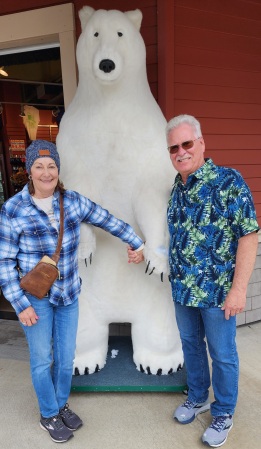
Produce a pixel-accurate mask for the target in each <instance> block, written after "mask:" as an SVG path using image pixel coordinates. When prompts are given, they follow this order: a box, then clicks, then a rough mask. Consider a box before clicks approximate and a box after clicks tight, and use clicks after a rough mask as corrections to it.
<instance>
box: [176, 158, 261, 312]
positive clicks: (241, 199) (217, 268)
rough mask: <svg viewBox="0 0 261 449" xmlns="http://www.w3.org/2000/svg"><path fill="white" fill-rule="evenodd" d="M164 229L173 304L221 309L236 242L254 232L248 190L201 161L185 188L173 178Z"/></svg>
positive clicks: (233, 174) (228, 172) (234, 175)
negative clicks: (166, 232)
mask: <svg viewBox="0 0 261 449" xmlns="http://www.w3.org/2000/svg"><path fill="white" fill-rule="evenodd" d="M168 226H169V233H170V252H169V263H170V281H171V287H172V296H173V299H174V301H176V302H177V303H180V304H182V305H187V306H194V307H221V306H222V305H223V303H224V300H225V298H226V295H227V293H228V291H229V290H230V288H231V285H232V281H233V275H234V268H235V260H236V252H237V246H238V240H239V239H240V237H243V236H244V235H246V234H249V233H251V232H254V231H258V229H259V227H258V223H257V220H256V213H255V208H254V204H253V200H252V196H251V193H250V190H249V188H248V186H247V185H246V183H245V181H244V180H243V178H242V176H241V175H240V173H239V172H237V171H236V170H234V169H232V168H226V167H219V166H216V165H214V163H213V162H212V160H211V159H206V162H205V164H204V165H203V166H202V167H200V168H199V169H198V170H197V171H196V172H195V173H193V174H191V175H190V176H189V177H188V180H187V182H186V184H185V185H184V183H183V182H182V179H181V176H180V174H178V175H177V176H176V179H175V182H174V186H173V190H172V193H171V197H170V200H169V206H168Z"/></svg>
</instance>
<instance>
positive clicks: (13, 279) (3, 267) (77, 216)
mask: <svg viewBox="0 0 261 449" xmlns="http://www.w3.org/2000/svg"><path fill="white" fill-rule="evenodd" d="M53 208H54V214H55V217H56V219H57V220H59V217H60V208H59V193H58V192H55V193H54V200H53ZM82 222H84V223H88V224H92V225H94V226H97V227H100V228H102V229H104V230H105V231H108V232H110V233H111V234H112V235H114V236H116V237H119V238H120V239H121V240H122V241H123V242H125V243H128V244H129V245H131V246H132V247H133V248H134V249H138V248H139V247H140V246H141V245H142V244H143V241H142V240H141V238H140V237H139V236H137V234H135V232H134V230H133V229H132V228H131V226H129V225H128V224H127V223H125V222H123V221H122V220H119V219H117V218H115V217H114V216H113V215H111V214H110V213H109V212H108V211H107V210H106V209H103V208H102V207H101V206H99V205H97V204H96V203H94V202H92V201H91V200H89V199H88V198H86V197H84V196H83V195H80V194H79V193H77V192H74V191H70V190H66V191H65V193H64V236H63V244H62V250H61V254H60V260H59V262H58V268H59V270H60V279H57V281H55V283H54V284H53V286H52V287H51V290H50V298H49V300H50V302H52V303H53V304H58V302H59V300H61V299H62V300H63V302H64V305H68V304H71V303H72V302H73V301H74V300H76V299H77V297H78V296H79V293H80V289H81V281H80V278H79V273H78V261H77V249H78V244H79V240H80V225H81V223H82ZM57 241H58V231H57V230H56V229H55V228H54V227H53V226H51V224H50V222H49V219H48V217H47V215H46V214H45V213H44V212H43V211H42V210H40V209H39V208H38V207H37V206H36V205H35V204H34V202H33V200H32V198H31V196H30V194H29V192H28V187H27V185H26V186H25V187H24V188H23V190H22V191H21V192H19V193H17V194H16V195H15V196H13V197H12V198H10V199H9V200H8V201H7V202H6V203H5V204H4V205H3V206H2V209H1V215H0V285H1V288H2V291H3V294H4V296H5V298H6V299H7V300H8V301H10V303H11V304H12V306H13V308H14V309H15V311H16V313H17V314H19V313H20V312H22V311H23V310H24V309H26V308H27V307H29V306H30V305H31V304H30V301H29V299H28V298H27V296H26V293H25V291H24V290H22V289H21V287H20V285H19V283H20V278H19V273H18V270H17V266H19V268H20V270H21V272H22V274H26V273H27V272H28V271H30V270H31V269H32V268H33V267H34V266H35V265H36V264H37V263H38V262H39V260H40V259H41V258H42V257H43V256H44V255H48V256H51V255H52V254H53V253H54V251H55V248H56V245H57Z"/></svg>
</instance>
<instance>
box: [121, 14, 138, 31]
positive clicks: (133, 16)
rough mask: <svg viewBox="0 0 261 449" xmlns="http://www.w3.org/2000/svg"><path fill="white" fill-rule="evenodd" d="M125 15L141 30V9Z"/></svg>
mask: <svg viewBox="0 0 261 449" xmlns="http://www.w3.org/2000/svg"><path fill="white" fill-rule="evenodd" d="M124 14H126V16H128V18H129V19H130V21H131V22H132V23H133V25H134V26H135V27H136V28H137V30H140V26H141V21H142V12H141V11H140V9H135V10H134V11H126V12H125V13H124Z"/></svg>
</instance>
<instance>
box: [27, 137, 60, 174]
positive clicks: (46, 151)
mask: <svg viewBox="0 0 261 449" xmlns="http://www.w3.org/2000/svg"><path fill="white" fill-rule="evenodd" d="M39 157H51V158H52V159H53V160H54V162H55V163H56V165H57V167H58V172H60V157H59V154H58V151H57V149H56V146H55V145H54V143H52V142H48V141H47V140H33V141H32V143H31V144H30V145H29V147H27V148H26V162H25V168H26V171H27V173H29V174H30V171H31V167H32V165H33V163H34V161H35V160H36V159H38V158H39Z"/></svg>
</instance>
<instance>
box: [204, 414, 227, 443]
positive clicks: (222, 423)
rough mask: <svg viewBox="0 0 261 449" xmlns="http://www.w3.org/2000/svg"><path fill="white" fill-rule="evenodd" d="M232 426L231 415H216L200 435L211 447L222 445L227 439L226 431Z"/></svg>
mask: <svg viewBox="0 0 261 449" xmlns="http://www.w3.org/2000/svg"><path fill="white" fill-rule="evenodd" d="M232 427H233V416H232V415H227V416H216V417H215V418H214V419H213V421H212V423H211V425H210V426H209V427H208V428H207V430H206V432H205V433H204V434H203V436H202V441H203V443H204V444H207V445H208V446H211V447H219V446H222V444H224V443H225V442H226V441H227V437H228V432H229V431H230V430H231V429H232Z"/></svg>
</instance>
